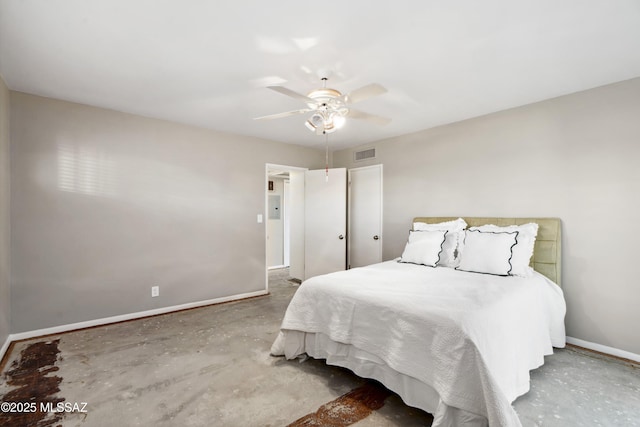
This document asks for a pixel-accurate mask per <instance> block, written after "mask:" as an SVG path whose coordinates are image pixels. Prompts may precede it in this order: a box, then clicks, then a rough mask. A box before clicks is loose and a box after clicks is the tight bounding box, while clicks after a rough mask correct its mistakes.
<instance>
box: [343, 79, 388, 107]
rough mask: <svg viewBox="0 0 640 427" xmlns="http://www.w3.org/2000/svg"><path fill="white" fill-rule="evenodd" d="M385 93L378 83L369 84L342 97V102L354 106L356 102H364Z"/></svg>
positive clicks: (385, 90)
mask: <svg viewBox="0 0 640 427" xmlns="http://www.w3.org/2000/svg"><path fill="white" fill-rule="evenodd" d="M386 92H387V89H385V88H384V87H383V86H381V85H379V84H378V83H371V84H369V85H366V86H363V87H361V88H360V89H356V90H353V91H351V92H349V93H348V94H346V95H344V102H346V103H347V104H355V103H356V102H360V101H364V100H365V99H369V98H373V97H374V96H378V95H382V94H383V93H386Z"/></svg>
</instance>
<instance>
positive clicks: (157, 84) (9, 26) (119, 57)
mask: <svg viewBox="0 0 640 427" xmlns="http://www.w3.org/2000/svg"><path fill="white" fill-rule="evenodd" d="M327 72H328V73H330V75H329V77H330V80H329V86H331V87H334V88H336V89H338V90H340V91H342V92H348V91H350V90H353V89H356V88H358V87H361V86H364V85H366V84H368V83H371V82H377V83H380V84H382V85H383V86H385V87H386V88H387V89H388V90H389V92H388V93H386V94H384V95H381V96H379V97H376V98H372V99H370V100H366V101H363V102H362V103H359V104H357V108H358V109H359V110H362V111H366V112H369V113H373V114H378V115H382V116H387V117H389V118H391V119H392V122H391V123H390V124H389V125H387V126H384V127H379V126H376V125H371V124H368V123H367V122H362V121H358V120H350V121H349V122H348V123H347V125H346V126H345V128H343V129H341V130H340V131H338V132H336V133H334V134H331V136H330V144H331V146H332V148H333V149H338V148H343V147H347V146H354V145H359V144H365V143H368V142H371V141H376V140H380V139H383V138H388V137H392V136H396V135H401V134H405V133H410V132H415V131H418V130H421V129H426V128H430V127H433V126H437V125H441V124H445V123H451V122H454V121H458V120H462V119H465V118H469V117H475V116H480V115H483V114H487V113H490V112H494V111H499V110H503V109H507V108H510V107H514V106H519V105H524V104H528V103H531V102H535V101H539V100H542V99H547V98H551V97H555V96H559V95H563V94H567V93H572V92H576V91H580V90H584V89H589V88H592V87H596V86H601V85H604V84H608V83H612V82H617V81H621V80H626V79H630V78H633V77H638V76H640V0H609V1H605V0H562V1H558V0H520V1H513V0H484V1H477V0H453V1H442V0H394V1H382V0H380V1H371V0H367V1H364V0H348V1H345V0H341V1H337V0H325V1H322V2H317V3H315V2H309V1H302V0H272V1H264V0H262V1H258V0H235V1H231V0H228V1H222V0H218V1H212V0H189V1H186V0H56V1H51V0H0V74H2V76H3V77H4V79H5V81H6V83H7V85H8V86H9V88H10V89H12V90H18V91H23V92H28V93H33V94H37V95H42V96H48V97H53V98H59V99H64V100H69V101H75V102H80V103H84V104H89V105H95V106H99V107H106V108H111V109H115V110H119V111H125V112H130V113H135V114H140V115H144V116H149V117H156V118H162V119H167V120H172V121H176V122H182V123H187V124H191V125H196V126H202V127H206V128H211V129H216V130H220V131H225V132H232V133H236V134H243V135H250V136H255V137H260V138H266V139H272V140H277V141H282V142H286V143H292V144H300V145H306V146H310V147H321V146H322V145H323V142H324V139H323V137H322V136H316V135H314V134H312V133H311V132H309V131H308V130H307V129H306V128H305V127H304V125H303V123H304V119H305V118H306V116H294V117H288V118H284V119H279V120H272V121H254V120H253V119H252V118H253V117H258V116H263V115H268V114H273V113H279V112H282V111H288V110H294V109H297V108H299V107H301V106H302V103H300V102H299V101H297V100H295V99H293V98H289V97H286V96H284V95H282V94H279V93H276V92H274V91H271V90H268V89H266V88H265V86H267V85H272V84H281V85H284V86H286V87H288V88H290V89H293V90H295V91H297V92H301V93H305V94H306V93H307V92H309V91H310V90H311V89H313V88H315V87H318V86H320V81H319V79H320V77H321V76H322V75H324V74H325V73H327Z"/></svg>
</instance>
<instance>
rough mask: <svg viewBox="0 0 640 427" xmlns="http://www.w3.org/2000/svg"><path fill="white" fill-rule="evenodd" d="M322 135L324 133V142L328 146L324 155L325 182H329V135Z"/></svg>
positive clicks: (325, 133)
mask: <svg viewBox="0 0 640 427" xmlns="http://www.w3.org/2000/svg"><path fill="white" fill-rule="evenodd" d="M322 133H324V141H325V145H326V151H325V154H324V171H325V181H326V182H329V134H328V133H327V132H326V131H322Z"/></svg>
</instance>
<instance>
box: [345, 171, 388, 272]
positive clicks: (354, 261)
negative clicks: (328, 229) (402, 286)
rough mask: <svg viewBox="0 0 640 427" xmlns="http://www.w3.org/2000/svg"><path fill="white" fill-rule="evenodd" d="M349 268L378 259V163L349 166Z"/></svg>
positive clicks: (380, 228)
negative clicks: (351, 167)
mask: <svg viewBox="0 0 640 427" xmlns="http://www.w3.org/2000/svg"><path fill="white" fill-rule="evenodd" d="M348 261H349V262H348V263H349V268H355V267H362V266H365V265H369V264H375V263H377V262H381V261H382V165H375V166H367V167H363V168H356V169H349V260H348Z"/></svg>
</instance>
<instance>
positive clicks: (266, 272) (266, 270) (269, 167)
mask: <svg viewBox="0 0 640 427" xmlns="http://www.w3.org/2000/svg"><path fill="white" fill-rule="evenodd" d="M273 170H279V171H283V172H305V171H307V170H309V168H305V167H300V166H287V165H279V164H275V163H265V165H264V185H263V187H262V188H264V209H263V212H264V213H263V214H262V224H263V227H264V288H265V290H266V291H267V292H269V260H268V255H269V252H268V251H269V242H268V240H267V236H268V233H269V227H268V222H267V221H268V220H269V219H268V217H269V215H268V212H269V173H270V172H271V171H273ZM302 203H304V200H303V201H302ZM288 208H289V211H290V210H291V208H292V206H291V205H289V206H288ZM291 234H292V233H290V238H291ZM303 238H304V236H303ZM303 250H304V246H303Z"/></svg>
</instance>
